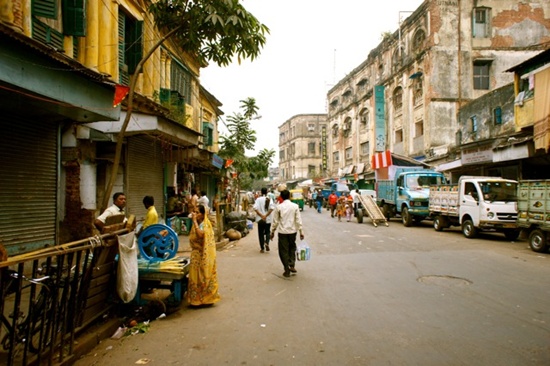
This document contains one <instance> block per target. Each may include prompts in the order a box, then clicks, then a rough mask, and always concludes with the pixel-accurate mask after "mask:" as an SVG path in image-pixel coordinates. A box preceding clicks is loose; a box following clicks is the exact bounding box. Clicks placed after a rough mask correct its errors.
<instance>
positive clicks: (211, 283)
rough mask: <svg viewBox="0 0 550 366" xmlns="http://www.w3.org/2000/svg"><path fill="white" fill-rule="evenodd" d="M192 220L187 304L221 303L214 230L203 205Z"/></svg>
mask: <svg viewBox="0 0 550 366" xmlns="http://www.w3.org/2000/svg"><path fill="white" fill-rule="evenodd" d="M192 220H193V225H192V227H191V232H190V234H189V243H190V244H191V263H190V264H189V283H188V285H187V295H186V297H187V302H188V303H189V305H192V306H200V305H212V304H214V303H216V302H218V301H220V295H219V294H218V272H217V269H216V242H215V240H214V230H213V229H212V224H211V223H210V220H208V217H207V215H206V208H205V207H204V206H203V205H200V206H198V208H197V209H196V211H195V212H194V213H193V217H192Z"/></svg>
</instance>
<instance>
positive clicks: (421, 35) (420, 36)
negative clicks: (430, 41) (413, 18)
mask: <svg viewBox="0 0 550 366" xmlns="http://www.w3.org/2000/svg"><path fill="white" fill-rule="evenodd" d="M425 41H426V32H424V30H423V29H419V30H417V31H416V33H415V34H414V38H413V49H414V52H416V53H418V52H420V51H422V50H423V49H424V42H425Z"/></svg>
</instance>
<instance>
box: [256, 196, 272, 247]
mask: <svg viewBox="0 0 550 366" xmlns="http://www.w3.org/2000/svg"><path fill="white" fill-rule="evenodd" d="M261 194H262V195H261V196H260V197H258V199H257V200H256V202H255V203H254V211H255V212H256V221H257V222H258V239H259V240H260V253H264V251H266V252H269V236H270V235H269V234H270V230H271V222H272V215H271V213H272V212H273V210H274V209H275V203H274V202H273V201H272V200H271V198H269V197H268V196H267V188H262V190H261Z"/></svg>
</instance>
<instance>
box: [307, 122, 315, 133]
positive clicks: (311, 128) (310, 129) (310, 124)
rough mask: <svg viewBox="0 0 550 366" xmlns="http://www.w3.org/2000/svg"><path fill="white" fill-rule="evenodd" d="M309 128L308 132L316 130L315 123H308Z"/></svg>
mask: <svg viewBox="0 0 550 366" xmlns="http://www.w3.org/2000/svg"><path fill="white" fill-rule="evenodd" d="M307 130H308V132H315V124H313V123H308V125H307Z"/></svg>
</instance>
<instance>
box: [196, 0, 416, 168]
mask: <svg viewBox="0 0 550 366" xmlns="http://www.w3.org/2000/svg"><path fill="white" fill-rule="evenodd" d="M242 4H243V5H244V7H245V8H246V9H247V10H248V11H249V12H250V13H252V14H253V15H254V16H255V17H256V18H258V20H259V21H260V22H262V23H264V24H265V25H267V26H268V27H269V28H270V31H271V32H270V34H269V35H268V36H267V42H266V45H265V47H264V48H263V50H262V53H261V55H260V56H259V58H257V59H256V60H254V61H252V62H250V61H245V62H243V63H241V65H238V64H237V63H236V62H235V63H234V64H232V65H230V66H228V67H224V68H220V67H218V66H216V65H211V66H208V67H207V68H205V69H202V70H201V76H200V79H201V84H202V85H203V86H204V87H205V88H206V89H207V90H208V91H209V92H210V93H212V94H213V95H214V96H215V97H216V98H217V99H218V100H219V101H220V102H221V103H222V104H223V106H222V107H221V109H222V110H223V111H224V113H225V115H224V116H222V119H223V120H224V121H225V119H226V118H227V116H229V115H233V114H234V113H237V112H241V111H240V110H239V106H240V104H241V103H240V102H239V101H240V100H243V99H246V98H249V97H251V98H254V99H256V104H257V105H258V107H259V114H260V115H261V116H262V118H261V119H259V120H256V121H253V122H252V127H253V128H254V129H255V130H256V131H257V132H256V133H257V137H258V141H257V143H256V152H257V151H259V150H261V149H263V148H267V149H273V150H275V152H276V153H275V160H274V163H273V164H272V165H273V166H277V165H278V162H279V160H278V158H279V148H278V144H279V132H278V127H279V126H280V125H282V124H283V123H284V122H286V121H287V120H288V119H290V118H292V117H293V116H295V115H297V114H309V113H326V111H327V108H326V107H327V100H326V97H327V92H328V90H329V89H330V88H331V87H332V86H334V85H335V84H336V83H337V82H338V81H339V80H341V79H342V78H343V77H344V76H345V75H347V74H348V73H350V72H351V71H352V70H353V69H354V68H356V67H357V66H359V65H360V64H361V63H362V62H363V61H364V60H366V58H367V56H368V54H369V52H370V51H371V50H372V49H373V48H375V47H376V46H377V45H378V44H379V43H380V40H381V34H382V33H383V32H386V31H391V32H394V31H396V30H397V29H398V22H399V19H400V17H401V19H404V18H406V17H407V16H408V15H410V12H411V11H414V10H415V9H416V8H417V7H418V6H419V5H420V4H422V0H386V1H373V0H338V1H334V0H331V1H329V0H244V1H242ZM219 125H220V127H219V129H220V133H222V134H223V133H224V132H225V131H227V130H226V129H225V128H224V127H223V125H222V124H221V123H220V124H219ZM248 155H255V154H254V152H251V153H250V154H248Z"/></svg>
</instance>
